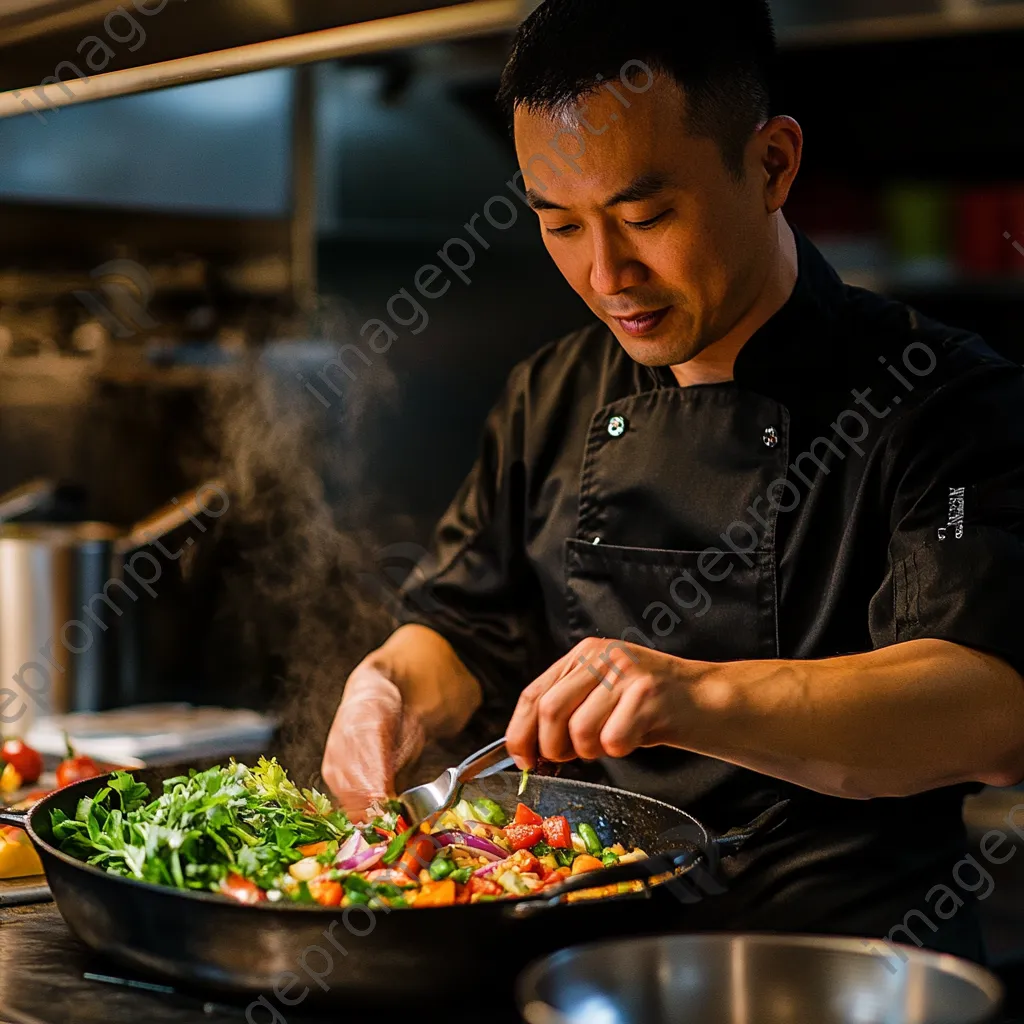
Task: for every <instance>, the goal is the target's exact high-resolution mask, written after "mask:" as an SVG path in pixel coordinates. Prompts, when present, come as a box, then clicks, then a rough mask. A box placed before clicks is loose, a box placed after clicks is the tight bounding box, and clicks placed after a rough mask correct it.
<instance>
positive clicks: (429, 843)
mask: <svg viewBox="0 0 1024 1024" xmlns="http://www.w3.org/2000/svg"><path fill="white" fill-rule="evenodd" d="M437 850H438V842H437V840H436V839H431V838H430V836H425V835H419V836H413V838H412V839H410V840H409V842H408V844H407V845H406V847H405V852H404V853H403V854H402V856H401V857H400V858H399V860H398V864H397V867H398V869H399V870H400V871H404V872H405V873H406V874H407V875H408V876H409V877H410V878H412V879H416V878H419V875H420V872H421V871H423V870H424V869H426V868H428V867H430V862H431V861H432V860H433V859H434V855H435V854H436V853H437Z"/></svg>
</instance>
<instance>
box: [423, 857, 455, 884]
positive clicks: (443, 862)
mask: <svg viewBox="0 0 1024 1024" xmlns="http://www.w3.org/2000/svg"><path fill="white" fill-rule="evenodd" d="M454 870H455V861H453V860H452V859H451V857H444V856H441V857H435V858H434V859H433V860H432V861H431V862H430V867H429V868H428V871H429V872H430V877H431V878H432V879H433V880H434V881H435V882H442V881H444V879H446V878H447V877H448V876H449V875H450V874H451V873H452V872H453V871H454Z"/></svg>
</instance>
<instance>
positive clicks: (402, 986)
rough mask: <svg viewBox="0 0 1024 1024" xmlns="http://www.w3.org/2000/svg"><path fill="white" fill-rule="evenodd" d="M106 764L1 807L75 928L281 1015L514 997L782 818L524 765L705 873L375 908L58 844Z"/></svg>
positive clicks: (581, 812) (661, 908)
mask: <svg viewBox="0 0 1024 1024" xmlns="http://www.w3.org/2000/svg"><path fill="white" fill-rule="evenodd" d="M133 774H134V775H135V777H136V778H137V779H138V780H139V781H141V782H145V783H146V784H147V785H148V786H149V787H150V789H151V790H152V791H153V793H154V794H156V793H159V792H161V776H160V775H158V774H157V773H155V772H150V771H142V772H134V773H133ZM106 778H107V776H104V777H101V778H96V779H88V780H86V781H84V782H80V783H77V784H75V785H73V786H69V787H68V788H66V789H62V790H59V791H58V792H56V793H53V794H51V795H50V796H48V797H46V798H45V799H43V800H42V801H40V802H39V803H38V804H36V806H35V807H34V808H33V809H32V810H31V811H30V812H12V811H0V822H2V823H4V824H9V825H16V826H19V827H21V828H24V829H25V830H26V831H27V832H28V834H29V836H30V837H31V839H32V842H33V843H34V844H35V847H36V849H37V850H38V851H39V855H40V857H41V858H42V862H43V866H44V868H45V870H46V876H47V880H48V882H49V885H50V889H51V890H52V892H53V896H54V899H55V900H56V903H57V907H58V909H59V910H60V913H61V915H62V916H63V917H64V920H65V921H66V922H67V924H68V926H69V927H70V928H71V930H72V931H73V932H74V934H75V935H77V936H78V938H79V939H81V941H82V942H84V943H85V944H86V945H88V946H89V947H91V948H92V949H94V950H96V951H97V952H99V953H101V954H104V955H108V956H110V957H112V958H113V959H115V960H117V961H119V962H120V963H122V964H124V965H126V966H128V967H131V968H135V969H137V970H140V971H142V972H144V973H150V974H156V975H160V976H163V977H165V978H169V979H174V980H175V981H176V982H178V983H180V984H183V985H185V986H199V987H202V988H212V989H216V990H221V991H225V992H233V993H239V994H245V995H247V996H250V995H251V997H252V999H253V1001H254V1003H256V1002H258V1001H260V1002H259V1006H258V1007H254V1008H253V1014H252V1016H253V1018H254V1020H255V1021H271V1020H277V1019H280V1017H283V1018H287V1017H288V1014H289V1013H290V1012H293V1013H294V1012H297V1011H295V1010H294V1009H293V1008H294V1007H296V1006H298V1005H300V1003H305V1002H307V1001H308V1002H309V1003H312V1002H314V1001H315V1002H323V1001H328V1000H329V1001H332V1002H333V1001H345V1002H352V1001H356V1002H360V1003H361V1002H364V1001H367V1002H374V1003H376V1005H378V1006H380V1005H391V1004H393V1003H394V1001H395V1000H396V999H401V1000H409V999H419V998H424V997H431V998H436V997H438V996H444V995H451V996H454V997H464V996H465V995H466V994H467V993H468V992H470V991H479V992H483V993H485V994H488V995H490V996H492V997H493V996H496V995H500V996H502V997H505V998H508V997H510V994H511V991H512V984H513V981H514V979H515V977H516V974H517V973H518V971H519V970H520V969H521V968H522V967H523V966H524V965H525V964H526V963H527V962H528V961H530V960H532V959H535V958H536V957H538V956H540V955H543V954H546V953H549V952H551V951H553V950H556V949H559V948H561V947H564V946H566V945H569V944H570V943H576V942H580V941H586V940H591V939H598V938H604V937H621V936H623V935H636V934H642V933H645V932H646V933H650V932H657V931H667V930H671V929H672V928H673V927H684V926H683V925H681V924H677V923H676V922H678V921H681V920H682V919H683V918H684V916H685V903H686V902H692V900H693V899H694V898H696V897H694V895H693V892H694V891H697V892H699V891H700V890H701V889H702V888H703V891H704V892H712V893H713V892H714V891H716V890H715V885H714V883H713V882H711V881H710V874H709V873H708V871H707V867H708V866H709V865H710V866H711V867H712V868H713V866H714V863H715V862H716V859H717V857H718V856H719V855H728V853H730V852H731V851H732V850H734V849H736V848H738V847H739V846H741V845H742V844H743V843H745V842H746V841H747V840H749V839H750V838H752V837H753V836H754V835H755V834H758V833H759V832H761V831H764V830H765V829H766V828H769V827H771V825H772V824H774V823H775V822H776V821H777V819H778V814H775V815H773V814H771V812H769V814H768V815H766V816H763V818H762V819H760V820H759V821H758V822H755V823H754V824H753V825H752V826H750V827H748V828H747V829H737V830H734V831H733V832H732V833H729V834H728V835H726V836H723V837H713V836H712V835H710V834H709V832H708V831H707V830H706V829H705V828H704V826H703V825H701V824H700V822H698V821H697V820H696V819H694V818H692V817H691V816H690V815H688V814H685V813H684V812H683V811H681V810H678V809H677V808H674V807H671V806H669V805H668V804H665V803H661V802H660V801H658V800H653V799H650V798H647V797H642V796H637V795H634V794H630V793H625V792H623V791H621V790H616V789H610V788H607V787H604V786H595V785H592V784H588V783H583V782H576V781H569V780H564V779H554V778H537V777H533V778H531V780H530V782H529V786H528V789H527V791H526V793H525V795H524V796H523V800H524V801H525V802H527V803H529V804H530V805H531V806H533V807H534V808H536V809H537V810H538V811H539V812H540V813H541V814H544V815H551V814H566V815H568V816H569V818H570V820H574V821H589V822H590V823H591V824H593V825H594V827H595V828H596V830H597V832H598V834H599V835H600V837H601V839H602V840H603V841H604V842H605V843H606V844H607V843H611V842H613V841H615V840H617V841H619V842H621V843H623V844H624V845H625V846H626V847H627V848H632V847H633V846H640V847H642V848H643V849H644V850H645V851H647V852H648V853H650V854H658V853H662V852H665V851H669V850H678V849H679V848H681V847H682V848H684V849H685V848H689V849H690V850H692V856H691V857H690V858H689V860H688V861H687V863H688V865H689V866H690V867H691V868H692V869H693V870H692V871H691V873H690V875H687V876H686V877H687V878H689V877H694V878H700V877H701V876H704V878H705V882H704V884H703V885H701V884H697V885H690V886H688V887H687V888H686V889H683V888H682V887H681V886H677V885H675V884H673V885H660V886H656V887H652V888H649V889H646V890H645V891H644V892H643V893H642V894H630V895H623V896H618V897H615V898H611V899H601V900H592V901H580V902H574V903H565V902H560V901H559V902H555V901H550V900H545V901H537V902H516V903H511V902H494V903H478V904H474V905H469V906H454V907H438V908H429V909H428V908H424V909H422V910H416V909H410V910H392V911H390V912H385V911H377V912H376V913H373V912H371V911H369V910H367V909H366V908H362V907H352V908H348V909H346V910H343V911H342V910H329V909H324V908H316V907H309V906H301V905H294V904H282V903H276V904H270V903H263V904H257V905H255V906H249V905H243V904H240V903H236V902H234V901H232V900H230V899H227V898H224V897H221V896H218V895H216V894H213V893H202V892H193V891H180V890H176V889H171V888H165V887H161V886H156V885H150V884H147V883H143V882H136V881H132V880H130V879H125V878H121V877H118V876H116V875H110V874H107V873H106V872H104V871H102V870H100V869H99V868H95V867H91V866H89V865H87V864H85V863H83V862H81V861H79V860H76V859H74V858H72V857H70V856H68V855H67V854H65V853H62V852H61V851H60V850H58V849H57V848H56V847H55V846H54V845H53V844H52V839H53V834H52V830H51V826H50V819H51V812H52V811H54V810H57V809H60V810H62V811H63V812H64V813H65V814H67V815H69V816H74V813H75V808H76V806H77V804H78V801H79V800H80V799H82V798H83V797H86V796H91V795H93V794H95V793H96V792H97V791H98V790H99V789H100V788H101V787H102V786H103V785H104V784H105V780H106ZM517 786H518V776H514V775H511V774H507V773H502V774H500V775H496V776H493V777H492V778H490V779H487V780H485V781H483V782H479V783H471V784H470V785H469V786H467V787H466V794H467V796H469V797H470V799H474V798H476V797H477V796H481V795H487V796H491V797H492V798H494V799H498V800H499V801H500V802H502V803H504V804H505V805H506V806H507V805H509V804H512V805H513V806H514V804H515V800H516V789H517ZM596 874H597V873H595V878H596ZM709 898H712V899H713V898H714V897H713V896H710V897H709ZM304 993H305V994H304ZM300 997H301V998H300ZM382 999H386V1000H387V1002H386V1004H382V1003H381V1000H382ZM295 1000H299V1002H298V1003H297V1002H296V1001H295ZM461 1005H465V1004H461ZM275 1012H276V1013H277V1014H278V1015H279V1017H275V1016H274V1014H275Z"/></svg>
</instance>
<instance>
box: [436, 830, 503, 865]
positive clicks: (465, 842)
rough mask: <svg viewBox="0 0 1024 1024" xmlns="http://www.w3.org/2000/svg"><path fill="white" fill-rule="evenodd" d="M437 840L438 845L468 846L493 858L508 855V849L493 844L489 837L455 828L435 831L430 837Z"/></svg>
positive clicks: (498, 858) (497, 858) (501, 858)
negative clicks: (481, 836)
mask: <svg viewBox="0 0 1024 1024" xmlns="http://www.w3.org/2000/svg"><path fill="white" fill-rule="evenodd" d="M431 838H432V839H435V840H437V843H438V844H439V845H440V846H468V847H469V848H470V849H471V850H472V851H473V852H474V853H479V854H482V855H483V856H485V857H491V858H493V859H494V860H504V859H505V858H506V857H507V856H508V850H503V849H502V848H501V847H500V846H495V845H494V843H492V842H491V841H490V840H489V839H481V838H480V837H479V836H474V835H472V834H471V833H469V832H459V831H457V830H456V829H447V830H446V831H444V832H436V833H434V835H433V836H432V837H431Z"/></svg>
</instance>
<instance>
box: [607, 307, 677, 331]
mask: <svg viewBox="0 0 1024 1024" xmlns="http://www.w3.org/2000/svg"><path fill="white" fill-rule="evenodd" d="M671 309H672V307H671V306H666V307H665V308H664V309H655V310H651V311H650V312H643V311H641V312H639V313H631V314H630V315H629V316H617V317H615V319H616V320H617V321H618V322H619V323H620V324H621V325H622V329H623V330H624V331H625V332H626V333H627V334H629V335H631V336H632V337H634V338H640V337H643V336H644V335H645V334H650V333H651V332H653V331H654V330H656V329H657V328H658V326H659V325H660V324H661V322H662V320H664V319H665V317H666V316H668V314H669V311H670V310H671Z"/></svg>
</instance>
